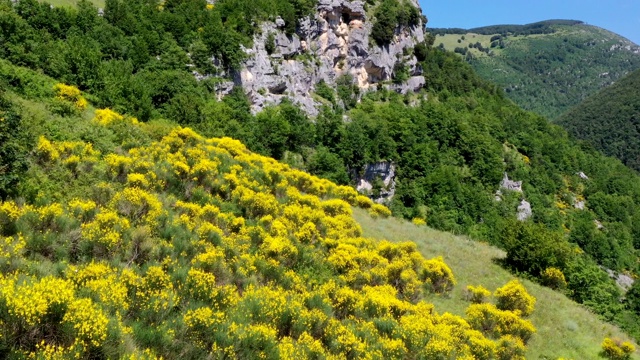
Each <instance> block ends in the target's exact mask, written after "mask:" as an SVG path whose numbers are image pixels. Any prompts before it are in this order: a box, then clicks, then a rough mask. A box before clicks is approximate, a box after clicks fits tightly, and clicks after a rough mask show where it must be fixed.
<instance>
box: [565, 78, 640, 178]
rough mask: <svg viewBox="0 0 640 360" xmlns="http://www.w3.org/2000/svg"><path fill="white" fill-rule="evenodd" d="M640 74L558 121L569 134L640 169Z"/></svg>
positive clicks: (600, 94)
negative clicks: (639, 90) (639, 91)
mask: <svg viewBox="0 0 640 360" xmlns="http://www.w3.org/2000/svg"><path fill="white" fill-rule="evenodd" d="M638 89H640V71H636V72H634V73H632V74H630V75H629V76H627V77H625V78H623V79H622V80H620V81H619V82H617V83H615V84H614V85H612V86H610V87H608V88H606V89H604V90H602V91H600V92H599V93H597V94H596V95H593V96H591V97H590V98H588V99H587V100H585V101H584V102H583V103H581V104H580V105H578V106H576V107H574V108H573V109H571V110H570V111H569V112H567V113H565V114H564V115H562V117H560V118H559V119H558V122H559V123H560V124H561V125H563V126H564V127H565V128H566V129H567V130H568V131H569V133H571V134H573V135H574V136H576V137H577V138H579V139H583V140H586V141H588V142H589V143H591V144H592V145H593V146H594V147H596V148H597V149H599V150H602V151H603V152H604V153H605V154H607V155H610V156H615V157H617V158H618V159H620V160H622V162H623V163H624V164H625V165H627V166H629V167H631V168H633V169H636V170H640V94H639V93H638Z"/></svg>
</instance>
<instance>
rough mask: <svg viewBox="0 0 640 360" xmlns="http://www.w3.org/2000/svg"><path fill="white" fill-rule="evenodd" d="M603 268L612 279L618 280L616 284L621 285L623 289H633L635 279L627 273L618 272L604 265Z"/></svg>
mask: <svg viewBox="0 0 640 360" xmlns="http://www.w3.org/2000/svg"><path fill="white" fill-rule="evenodd" d="M602 269H604V271H606V272H607V275H609V277H610V278H611V279H613V280H615V281H616V284H618V286H619V287H621V288H622V290H625V291H627V290H629V289H631V287H632V286H633V284H634V283H635V280H634V279H633V278H632V277H631V276H629V275H627V274H622V273H618V272H615V271H613V270H611V269H607V268H604V267H602Z"/></svg>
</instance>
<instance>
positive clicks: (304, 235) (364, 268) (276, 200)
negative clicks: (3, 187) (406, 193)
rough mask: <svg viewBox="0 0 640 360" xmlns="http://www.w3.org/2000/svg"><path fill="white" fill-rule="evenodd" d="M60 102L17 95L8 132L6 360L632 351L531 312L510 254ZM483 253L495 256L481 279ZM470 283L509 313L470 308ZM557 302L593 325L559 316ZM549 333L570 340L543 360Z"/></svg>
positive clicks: (602, 332) (193, 140)
mask: <svg viewBox="0 0 640 360" xmlns="http://www.w3.org/2000/svg"><path fill="white" fill-rule="evenodd" d="M54 93H55V94H56V96H55V98H52V99H50V101H42V100H44V99H42V100H41V101H34V100H33V99H31V100H30V99H25V98H22V97H21V96H19V95H17V94H15V93H7V94H4V96H3V97H6V98H8V99H9V100H10V101H7V100H5V102H4V103H5V108H4V110H3V113H2V114H3V117H4V116H6V115H11V116H13V117H14V118H18V119H20V127H21V128H22V129H24V130H25V131H27V132H28V133H29V135H30V136H32V137H34V138H35V139H37V140H36V141H35V142H34V143H33V144H32V147H33V149H32V150H28V151H27V153H28V155H27V158H26V161H27V163H28V165H29V166H28V167H27V169H26V170H24V171H23V172H22V174H21V182H20V186H19V187H18V189H17V190H16V191H17V192H15V193H13V197H14V198H15V199H16V200H7V201H4V202H0V234H1V237H0V238H1V239H2V243H1V244H2V248H1V249H2V263H1V264H0V266H1V269H2V275H1V276H0V282H1V283H2V287H1V289H2V291H0V304H2V306H1V307H0V333H1V334H2V337H1V338H0V354H1V355H2V357H4V358H22V357H35V358H68V357H79V358H92V359H95V358H122V357H126V358H134V359H154V358H159V357H160V356H162V357H164V358H175V357H178V356H180V357H187V358H204V357H207V356H211V357H225V358H240V359H245V358H267V359H290V358H329V359H331V358H350V357H352V358H389V359H391V358H394V359H402V358H414V357H415V356H418V357H420V358H429V359H430V358H438V357H444V358H465V357H466V358H474V359H520V358H522V356H524V355H528V356H535V355H536V354H538V353H541V352H543V353H544V354H545V355H553V356H556V355H557V354H566V355H571V356H574V355H575V356H579V358H595V356H596V355H595V354H596V353H597V351H598V344H599V343H600V342H601V341H602V339H604V338H605V337H615V338H618V339H624V335H622V334H621V333H620V332H619V331H617V330H616V329H615V328H613V327H611V326H609V325H605V324H602V323H600V322H598V321H597V320H595V318H594V317H593V315H589V314H588V313H586V312H585V311H584V310H581V309H580V308H579V307H577V305H576V304H573V303H570V302H568V301H567V300H566V299H564V298H563V297H562V296H561V295H559V294H556V293H553V292H552V291H551V290H548V289H547V290H543V289H541V288H540V287H539V286H537V285H534V284H532V283H530V282H526V283H525V285H526V287H527V288H528V289H532V290H534V291H535V293H536V294H539V295H540V296H547V297H548V299H546V300H542V299H541V300H539V303H538V305H535V306H534V303H535V299H534V298H532V297H530V296H529V295H528V294H527V293H526V291H525V290H524V288H522V285H520V284H519V283H517V282H515V283H514V282H509V280H511V279H512V278H511V277H510V276H509V275H507V273H506V272H505V271H504V270H501V269H500V268H499V267H497V265H495V264H493V263H492V262H491V261H492V259H493V258H494V257H501V256H503V254H504V253H503V252H501V251H498V250H496V249H493V248H490V247H487V246H486V245H481V244H478V243H473V242H469V241H466V240H462V239H459V238H456V237H452V236H451V235H445V234H442V233H438V232H435V231H432V230H428V229H426V228H424V227H420V228H418V227H416V226H414V225H411V224H408V223H406V222H401V221H398V220H388V221H385V220H383V219H384V218H386V217H388V216H389V215H390V211H389V210H388V209H386V208H385V207H384V206H381V205H377V204H374V203H373V202H372V201H371V200H370V199H369V198H367V197H364V196H361V195H358V194H357V192H356V191H355V190H354V189H353V188H351V187H347V186H339V185H335V184H334V183H331V182H330V181H328V180H323V179H319V178H317V177H314V176H311V175H309V174H307V173H305V172H302V171H299V170H295V169H292V168H290V167H289V166H287V165H285V164H282V163H278V162H277V161H275V160H273V159H271V158H267V157H264V156H261V155H257V154H254V153H251V152H250V151H248V150H247V148H246V147H245V146H244V145H242V144H241V143H240V142H239V141H237V140H232V139H230V138H204V137H202V136H200V135H198V134H197V133H195V132H194V131H192V130H190V129H188V128H182V127H179V126H175V125H172V124H170V123H166V122H157V121H152V122H149V123H139V122H138V121H137V120H136V119H135V118H132V117H129V116H124V115H121V114H118V113H116V112H114V111H112V110H109V109H93V108H90V107H88V106H87V102H86V100H85V99H84V97H83V95H82V94H81V93H80V92H79V91H77V89H75V88H74V87H71V86H67V85H63V84H57V85H55V92H54ZM61 109H64V112H62V115H61V114H60V111H61ZM52 111H54V112H52ZM351 206H357V207H359V208H357V209H355V210H353V209H352V207H351ZM354 211H355V215H354ZM358 222H360V223H358ZM363 229H365V230H364V231H363ZM379 229H382V230H379ZM425 234H427V236H425ZM382 235H384V236H387V235H389V236H392V240H393V242H388V241H385V240H382V239H381V236H382ZM403 237H404V238H405V239H406V240H415V242H413V241H399V240H400V239H401V238H403ZM432 237H433V238H434V239H435V240H436V241H435V242H433V241H432V242H427V241H425V239H427V238H432ZM374 238H377V239H374ZM443 240H446V241H447V244H448V245H445V246H444V247H438V246H437V245H436V244H438V243H439V244H440V246H442V245H444V243H442V242H441V241H443ZM429 244H430V245H429ZM469 247H472V248H474V249H481V253H482V254H483V256H482V257H477V256H476V260H475V261H474V262H472V263H469V261H468V257H469V256H470V253H469ZM465 248H466V249H465ZM477 254H478V253H476V255H477ZM441 255H444V256H445V257H446V259H447V260H446V261H445V260H443V258H441V257H439V256H441ZM425 256H426V257H425ZM428 258H431V259H430V260H427V259H428ZM447 262H450V263H452V264H455V265H454V266H455V268H456V271H458V272H459V273H460V275H459V276H460V277H459V278H458V277H457V276H456V273H454V272H452V270H451V269H450V268H449V266H448V265H447ZM461 264H467V266H468V267H462V266H461ZM480 268H484V269H485V270H484V271H485V272H484V273H481V272H478V270H479V269H480ZM480 274H482V279H481V280H479V279H478V280H475V281H471V278H472V277H475V276H478V275H480ZM460 279H462V281H463V283H462V284H460ZM508 282H509V283H508ZM507 283H508V285H507V286H504V287H502V288H501V289H502V290H500V291H498V288H499V287H501V286H503V285H505V284H507ZM468 284H469V285H470V284H474V285H484V286H485V287H488V288H489V289H491V290H496V293H495V297H492V298H491V299H483V297H485V296H486V295H483V296H481V297H480V298H478V299H474V300H473V302H469V301H468V300H464V301H463V300H461V298H462V294H463V292H462V289H463V288H462V287H464V286H465V285H468ZM554 298H555V299H558V301H559V302H560V303H561V304H563V305H562V306H563V310H565V311H566V313H565V314H564V315H563V316H565V317H566V316H573V314H574V313H575V314H576V316H577V315H580V317H581V318H579V319H575V320H569V319H567V320H564V319H565V317H563V316H561V315H560V314H557V313H553V312H552V313H551V314H547V313H548V312H549V311H552V310H550V309H551V308H552V307H551V306H550V305H551V304H549V303H548V302H547V301H548V300H550V299H554ZM518 304H523V305H518ZM545 314H547V315H545ZM556 316H557V317H556ZM549 317H555V320H556V321H566V322H567V323H566V324H568V325H565V326H564V328H563V327H559V328H558V327H556V329H557V332H556V333H554V334H553V336H556V337H557V336H558V334H567V336H569V333H568V331H575V332H576V333H577V336H576V337H575V339H573V340H571V341H568V342H566V343H565V344H564V345H561V344H555V343H554V347H553V348H552V349H549V348H547V349H546V350H543V347H542V346H541V344H543V343H547V340H545V338H546V337H547V336H551V334H550V333H549V330H548V329H547V327H548V326H550V324H551V320H550V319H549ZM570 321H574V322H575V324H574V323H572V322H570ZM536 327H538V328H539V330H536ZM589 327H593V329H595V331H590V332H589V333H588V334H589V335H585V334H583V329H587V328H589ZM587 341H589V342H591V343H590V345H589V346H587V347H585V348H583V349H576V348H574V346H575V345H576V344H581V343H583V342H585V343H586V342H587ZM525 344H531V346H532V347H530V348H528V349H527V348H526V347H525Z"/></svg>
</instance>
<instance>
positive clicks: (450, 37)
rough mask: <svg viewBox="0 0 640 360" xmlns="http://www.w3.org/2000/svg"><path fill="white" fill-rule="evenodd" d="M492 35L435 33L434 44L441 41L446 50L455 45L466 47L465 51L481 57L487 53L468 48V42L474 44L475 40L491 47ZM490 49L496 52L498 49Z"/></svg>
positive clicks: (453, 48) (453, 47)
mask: <svg viewBox="0 0 640 360" xmlns="http://www.w3.org/2000/svg"><path fill="white" fill-rule="evenodd" d="M463 36H464V40H462V37H463ZM492 36H493V35H480V34H473V33H468V34H465V35H458V34H445V35H437V36H436V40H435V43H434V45H435V46H438V45H440V44H441V43H442V44H443V45H444V48H445V49H446V50H448V51H453V50H455V48H457V47H462V48H467V51H470V52H471V54H473V56H475V57H483V56H488V55H487V54H486V53H484V52H482V51H480V50H478V49H476V48H469V44H470V43H471V44H475V43H477V42H480V44H482V47H484V48H489V47H491V37H492ZM458 40H460V43H458ZM491 50H493V51H494V52H497V51H498V50H499V49H498V48H493V49H491Z"/></svg>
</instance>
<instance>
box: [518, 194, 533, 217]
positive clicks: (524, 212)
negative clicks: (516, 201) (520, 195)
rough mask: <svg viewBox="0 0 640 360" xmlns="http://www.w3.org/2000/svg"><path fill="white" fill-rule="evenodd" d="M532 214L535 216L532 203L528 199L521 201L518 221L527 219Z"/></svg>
mask: <svg viewBox="0 0 640 360" xmlns="http://www.w3.org/2000/svg"><path fill="white" fill-rule="evenodd" d="M531 216H533V212H532V211H531V204H529V202H528V201H527V200H524V199H523V200H522V201H521V202H520V206H518V214H517V217H518V221H526V220H527V219H529V218H530V217H531Z"/></svg>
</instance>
